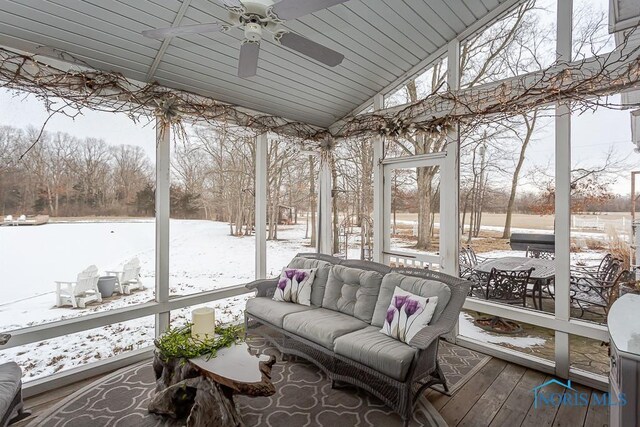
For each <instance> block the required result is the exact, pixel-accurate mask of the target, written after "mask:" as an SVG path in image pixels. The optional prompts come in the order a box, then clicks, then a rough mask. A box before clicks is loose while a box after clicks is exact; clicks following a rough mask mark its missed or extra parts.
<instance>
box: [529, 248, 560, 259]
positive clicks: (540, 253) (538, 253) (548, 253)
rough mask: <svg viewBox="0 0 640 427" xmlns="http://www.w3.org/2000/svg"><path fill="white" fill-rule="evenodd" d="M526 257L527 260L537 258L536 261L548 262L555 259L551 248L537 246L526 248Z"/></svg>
mask: <svg viewBox="0 0 640 427" xmlns="http://www.w3.org/2000/svg"><path fill="white" fill-rule="evenodd" d="M526 256H527V258H538V259H548V260H554V259H556V254H555V252H554V251H553V249H552V248H549V247H543V246H537V245H529V246H527V255H526Z"/></svg>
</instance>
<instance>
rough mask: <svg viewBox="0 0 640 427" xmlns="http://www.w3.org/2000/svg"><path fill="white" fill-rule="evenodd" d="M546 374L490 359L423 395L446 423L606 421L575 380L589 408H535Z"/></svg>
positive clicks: (65, 390) (534, 425) (39, 403)
mask: <svg viewBox="0 0 640 427" xmlns="http://www.w3.org/2000/svg"><path fill="white" fill-rule="evenodd" d="M551 378H552V377H550V376H548V375H546V374H542V373H540V372H537V371H533V370H531V369H527V368H524V367H522V366H519V365H515V364H512V363H509V362H505V361H502V360H500V359H496V358H492V359H491V360H490V361H489V362H488V363H487V364H486V365H485V366H484V367H483V368H482V369H480V370H479V371H478V372H477V373H476V374H475V375H474V376H473V377H472V378H471V379H469V381H468V382H467V383H466V384H465V385H463V386H462V387H461V388H460V389H458V390H457V391H456V392H455V393H454V394H453V395H452V396H445V395H443V394H441V393H438V392H437V391H434V390H429V391H428V392H427V398H428V399H429V401H430V402H431V403H432V404H433V406H434V407H435V408H436V409H437V410H438V411H439V412H440V414H442V417H443V418H444V419H445V421H446V422H447V423H448V424H449V426H450V427H454V426H455V427H457V426H465V427H515V426H530V427H545V426H551V427H555V426H558V427H560V426H571V427H579V426H585V427H603V426H608V423H609V420H608V417H609V414H608V410H607V409H606V408H603V407H601V406H596V405H595V404H593V403H594V399H593V398H592V393H593V390H591V389H589V388H587V387H583V386H580V385H578V384H574V388H575V389H576V390H578V391H580V392H585V393H588V394H589V396H590V401H589V403H590V404H589V406H588V407H586V406H583V407H578V406H576V407H571V406H561V407H560V408H552V407H546V406H545V407H540V408H534V406H533V393H532V391H531V389H532V388H534V387H536V386H538V385H540V384H542V383H544V382H546V381H548V380H549V379H551ZM96 379H98V377H96V378H92V379H89V380H84V381H81V382H78V383H75V384H70V385H68V386H66V387H61V388H59V389H57V390H55V391H52V392H49V393H45V394H42V395H39V396H34V397H31V398H29V399H27V400H26V401H25V407H26V408H27V409H28V410H29V411H30V412H32V415H31V416H30V417H29V418H27V419H25V420H23V421H21V422H19V423H16V424H14V426H15V427H24V426H26V425H27V424H28V423H29V422H31V421H32V420H33V419H34V418H35V417H37V416H38V415H39V414H41V413H42V412H44V411H45V410H46V409H48V408H49V407H51V406H53V405H55V404H56V403H58V402H59V401H60V400H62V399H64V398H65V397H67V396H68V395H70V394H72V393H73V392H75V391H76V390H79V389H80V388H82V387H84V386H85V385H87V384H89V383H91V382H92V381H95V380H96ZM546 391H547V392H558V393H563V389H562V388H561V387H560V386H557V385H551V386H549V388H548V389H546Z"/></svg>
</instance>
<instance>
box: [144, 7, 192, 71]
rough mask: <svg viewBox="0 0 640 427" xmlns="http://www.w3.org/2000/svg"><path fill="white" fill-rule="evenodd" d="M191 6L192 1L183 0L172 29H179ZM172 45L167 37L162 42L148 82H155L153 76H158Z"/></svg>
mask: <svg viewBox="0 0 640 427" xmlns="http://www.w3.org/2000/svg"><path fill="white" fill-rule="evenodd" d="M190 4H191V0H182V4H181V5H180V9H178V13H176V17H175V18H174V20H173V23H172V24H171V27H172V28H173V27H179V26H180V24H182V18H184V15H185V14H186V13H187V9H188V8H189V5H190ZM170 43H171V37H167V38H166V39H164V40H163V41H162V44H161V45H160V48H159V49H158V52H157V53H156V57H155V58H154V59H153V62H152V63H151V66H150V67H149V71H147V77H146V80H147V81H148V82H150V81H151V80H153V76H154V75H155V74H156V70H157V69H158V66H159V65H160V62H161V61H162V58H163V57H164V54H165V52H166V51H167V49H168V48H169V44H170Z"/></svg>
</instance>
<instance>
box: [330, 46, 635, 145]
mask: <svg viewBox="0 0 640 427" xmlns="http://www.w3.org/2000/svg"><path fill="white" fill-rule="evenodd" d="M625 47H626V45H625ZM632 88H640V46H639V47H636V48H633V49H626V48H623V49H618V50H615V51H613V52H611V53H609V54H607V55H603V56H598V57H594V58H590V59H586V60H583V61H577V62H574V63H570V64H560V65H556V66H555V67H551V68H549V69H546V70H543V71H540V72H535V73H531V74H526V75H523V76H519V77H516V78H512V79H509V80H507V81H503V82H497V83H495V84H489V85H483V87H479V88H474V87H472V88H467V89H464V90H460V91H456V92H451V91H444V92H438V93H434V94H432V95H429V96H427V97H426V98H424V99H422V100H420V101H418V102H415V103H413V104H409V105H405V106H401V107H397V108H394V109H389V110H386V111H384V112H382V113H376V112H374V113H367V114H360V115H357V116H351V117H348V118H347V119H345V120H343V121H342V122H341V123H339V124H336V125H334V126H332V134H333V136H334V137H336V138H349V137H356V136H365V135H370V134H371V133H373V132H375V133H378V134H379V135H383V136H391V137H397V136H403V135H406V134H410V133H412V132H415V131H422V132H428V133H441V132H443V131H446V130H447V129H448V128H449V127H450V126H451V124H452V123H454V122H466V123H474V124H477V123H483V122H488V121H496V120H500V119H501V118H507V117H513V116H516V115H519V114H522V113H525V112H528V111H531V110H533V109H534V108H536V107H540V106H543V105H549V104H553V103H556V102H569V103H571V104H572V109H573V110H574V111H576V110H587V109H593V108H595V107H597V106H605V107H608V108H616V107H620V106H616V105H614V104H612V103H609V102H608V101H603V100H602V99H601V98H599V97H602V96H607V95H613V94H617V93H620V92H622V91H624V90H628V89H632Z"/></svg>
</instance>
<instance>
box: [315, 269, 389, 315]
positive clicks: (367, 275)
mask: <svg viewBox="0 0 640 427" xmlns="http://www.w3.org/2000/svg"><path fill="white" fill-rule="evenodd" d="M382 277H383V276H382V274H380V273H378V272H377V271H367V270H360V269H358V268H350V267H344V266H341V265H334V266H333V267H331V270H330V271H329V279H328V280H327V289H326V290H325V293H324V299H323V300H322V307H324V308H327V309H329V310H334V311H339V312H341V313H345V314H348V315H350V316H353V317H355V318H357V319H360V320H362V321H363V322H367V323H371V318H372V317H373V311H374V310H375V307H376V301H377V300H378V293H379V292H380V285H381V284H382ZM387 305H388V304H387Z"/></svg>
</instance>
